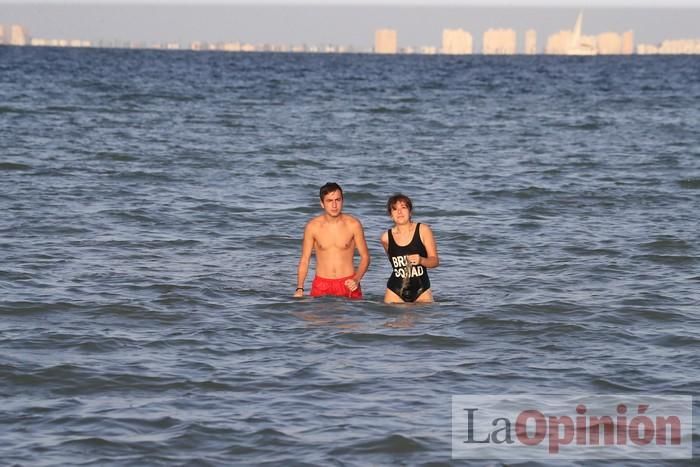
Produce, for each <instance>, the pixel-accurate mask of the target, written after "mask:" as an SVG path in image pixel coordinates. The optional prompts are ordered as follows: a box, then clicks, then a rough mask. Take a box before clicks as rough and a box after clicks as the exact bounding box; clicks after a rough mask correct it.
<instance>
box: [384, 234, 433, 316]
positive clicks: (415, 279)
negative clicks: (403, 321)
mask: <svg viewBox="0 0 700 467" xmlns="http://www.w3.org/2000/svg"><path fill="white" fill-rule="evenodd" d="M387 253H388V254H389V262H391V267H392V268H393V269H394V271H393V272H392V273H391V276H390V277H389V280H388V281H387V282H386V288H387V289H389V290H391V291H392V292H394V293H395V294H396V295H398V296H399V297H401V299H402V300H403V301H404V302H415V301H416V299H417V298H418V297H419V296H420V295H421V294H422V293H423V292H425V291H426V290H428V289H429V288H430V278H429V277H428V269H427V268H426V267H425V266H421V265H418V264H417V265H414V266H412V265H410V264H408V259H407V258H406V256H407V255H415V254H419V255H420V256H422V257H423V258H427V257H428V252H427V250H426V249H425V245H423V242H422V241H421V239H420V224H416V231H415V232H414V233H413V238H412V239H411V242H410V243H409V244H408V245H404V246H400V245H397V244H396V241H394V236H393V235H392V233H391V229H389V248H388V249H387Z"/></svg>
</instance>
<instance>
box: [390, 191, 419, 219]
mask: <svg viewBox="0 0 700 467" xmlns="http://www.w3.org/2000/svg"><path fill="white" fill-rule="evenodd" d="M396 203H403V204H405V205H406V207H407V208H408V212H409V213H411V212H413V203H412V202H411V198H409V197H408V196H406V195H404V194H401V193H396V194H395V195H394V196H392V197H391V198H389V201H387V202H386V213H387V214H389V215H390V216H391V208H393V207H394V206H395V205H396Z"/></svg>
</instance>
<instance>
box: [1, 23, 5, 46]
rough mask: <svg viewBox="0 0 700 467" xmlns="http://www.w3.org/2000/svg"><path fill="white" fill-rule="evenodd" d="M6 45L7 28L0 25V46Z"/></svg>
mask: <svg viewBox="0 0 700 467" xmlns="http://www.w3.org/2000/svg"><path fill="white" fill-rule="evenodd" d="M4 43H5V26H3V25H2V24H0V45H2V44H4Z"/></svg>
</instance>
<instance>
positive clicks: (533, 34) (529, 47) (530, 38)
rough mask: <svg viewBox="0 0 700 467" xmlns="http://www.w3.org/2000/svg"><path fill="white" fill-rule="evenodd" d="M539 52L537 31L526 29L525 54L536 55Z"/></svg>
mask: <svg viewBox="0 0 700 467" xmlns="http://www.w3.org/2000/svg"><path fill="white" fill-rule="evenodd" d="M536 53H537V31H535V30H534V29H528V30H527V31H525V54H526V55H535V54H536Z"/></svg>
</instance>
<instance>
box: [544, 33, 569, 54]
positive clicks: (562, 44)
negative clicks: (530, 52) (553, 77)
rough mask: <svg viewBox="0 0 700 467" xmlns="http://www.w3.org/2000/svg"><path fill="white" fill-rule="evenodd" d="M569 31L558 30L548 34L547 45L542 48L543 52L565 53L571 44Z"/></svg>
mask: <svg viewBox="0 0 700 467" xmlns="http://www.w3.org/2000/svg"><path fill="white" fill-rule="evenodd" d="M571 37H572V33H571V31H559V32H557V33H554V34H552V35H550V36H549V37H548V38H547V45H546V46H545V48H544V53H546V54H550V55H566V53H567V51H568V50H569V45H570V44H571Z"/></svg>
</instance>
